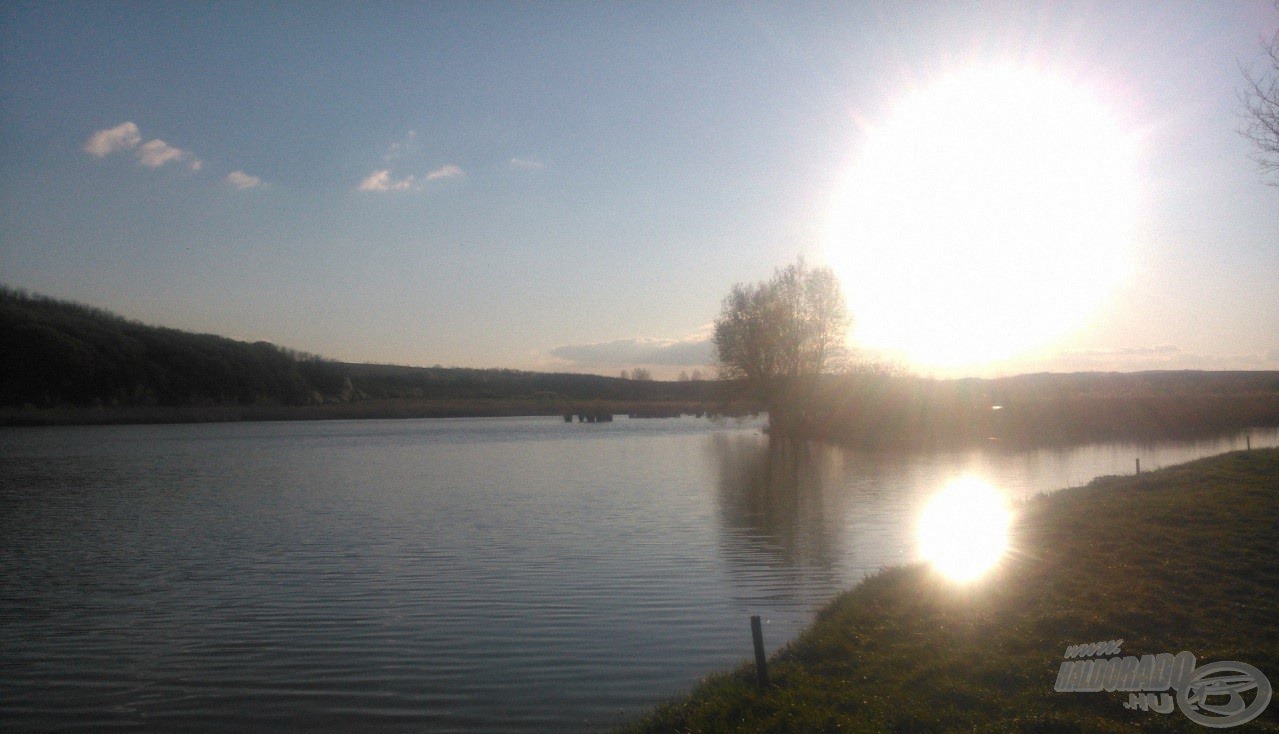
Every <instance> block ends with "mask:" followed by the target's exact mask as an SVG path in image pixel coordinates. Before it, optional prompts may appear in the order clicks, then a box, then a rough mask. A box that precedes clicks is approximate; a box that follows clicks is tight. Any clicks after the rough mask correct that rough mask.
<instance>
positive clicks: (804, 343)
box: [714, 258, 849, 427]
mask: <svg viewBox="0 0 1279 734" xmlns="http://www.w3.org/2000/svg"><path fill="white" fill-rule="evenodd" d="M848 324H849V317H848V310H847V307H846V306H845V304H844V296H843V293H842V292H841V290H840V287H839V280H838V279H837V278H836V277H835V273H834V272H833V271H832V270H831V269H830V268H828V267H820V268H813V269H810V268H809V267H808V266H807V265H806V264H805V263H804V260H803V258H800V259H799V260H798V261H797V262H796V263H794V264H793V265H788V266H787V267H785V268H780V269H778V270H777V271H776V272H775V273H774V274H773V277H772V279H771V280H769V281H768V282H767V283H755V284H744V283H738V284H736V285H734V286H733V289H732V290H731V291H729V294H728V296H727V297H725V299H724V305H723V309H722V311H721V313H720V317H719V318H718V319H716V321H715V337H714V341H715V348H716V351H717V353H718V356H719V372H720V377H722V378H724V379H726V380H737V381H740V382H743V383H745V384H746V385H748V386H750V387H751V388H753V389H754V390H755V391H756V392H757V394H758V395H759V396H760V397H762V398H763V399H764V400H766V401H767V403H768V410H769V415H770V422H771V423H772V424H773V425H774V426H775V427H777V426H780V425H781V424H782V423H787V424H789V423H790V422H791V421H790V420H789V419H790V418H793V417H794V416H795V415H796V413H798V414H799V415H800V416H801V419H802V412H803V407H802V403H803V402H804V399H805V396H806V395H807V393H808V392H809V391H810V390H811V388H812V384H813V379H814V378H815V377H816V376H817V375H819V374H822V373H823V372H827V371H829V370H831V369H835V368H838V366H839V365H840V364H841V362H842V358H843V355H844V336H845V334H846V332H847V331H848ZM797 404H801V405H797ZM783 416H785V418H784V417H783Z"/></svg>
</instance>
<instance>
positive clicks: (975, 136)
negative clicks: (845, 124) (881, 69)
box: [827, 67, 1137, 369]
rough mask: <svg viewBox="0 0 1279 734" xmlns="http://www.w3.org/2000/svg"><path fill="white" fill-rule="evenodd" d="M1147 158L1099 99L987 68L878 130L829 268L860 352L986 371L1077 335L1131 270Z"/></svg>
mask: <svg viewBox="0 0 1279 734" xmlns="http://www.w3.org/2000/svg"><path fill="white" fill-rule="evenodd" d="M1135 151H1136V145H1135V143H1134V137H1133V136H1132V135H1131V134H1129V133H1128V132H1126V131H1125V130H1124V129H1123V128H1122V127H1121V126H1120V125H1119V124H1118V122H1117V121H1116V120H1115V118H1114V117H1113V115H1112V114H1111V113H1110V112H1109V111H1108V110H1107V109H1106V108H1105V107H1104V106H1103V105H1102V104H1101V103H1100V102H1099V101H1098V100H1097V98H1096V97H1095V96H1094V95H1093V94H1091V93H1090V92H1089V90H1088V89H1086V88H1084V87H1082V86H1079V85H1076V84H1073V83H1070V82H1068V81H1065V80H1063V79H1061V78H1058V77H1055V76H1052V75H1049V74H1045V73H1042V72H1039V71H1035V70H1031V69H1023V68H1014V67H978V68H971V69H968V70H965V71H962V72H958V73H955V74H953V75H951V76H949V77H946V78H944V79H941V80H939V81H937V82H935V83H933V84H931V85H929V86H927V87H924V88H922V89H919V90H917V91H915V92H913V93H911V94H909V95H907V96H906V97H905V98H903V99H902V100H901V101H900V103H899V104H898V106H897V107H896V108H895V110H894V111H893V112H892V113H891V115H889V116H888V117H887V119H885V120H884V121H883V122H882V124H880V125H877V126H874V127H873V128H872V129H870V130H869V131H868V134H867V138H866V140H865V144H864V146H863V147H862V148H861V150H860V151H859V156H858V158H857V161H856V164H855V166H854V168H853V170H852V172H851V174H850V176H849V178H848V181H847V184H846V186H845V187H844V189H843V191H842V192H841V194H840V195H839V196H838V197H837V201H836V205H835V207H834V212H833V217H832V223H831V231H830V237H829V241H828V247H827V261H828V262H830V263H831V264H832V265H833V266H834V267H835V269H836V272H837V273H838V274H839V276H840V279H841V281H842V282H843V284H844V288H845V291H846V296H847V299H848V302H849V305H850V306H851V308H852V311H853V314H854V318H855V326H854V336H855V338H856V342H857V343H858V344H859V345H860V346H865V347H871V348H874V349H880V350H888V351H891V352H896V353H899V354H901V355H902V356H904V357H905V358H906V359H907V360H908V361H910V362H912V363H914V364H915V365H916V366H919V367H927V368H938V369H947V368H963V367H971V366H976V365H987V364H991V363H994V362H997V361H999V360H1003V359H1007V358H1010V357H1014V356H1017V355H1021V354H1024V353H1027V352H1029V351H1031V350H1033V349H1035V348H1037V347H1041V346H1044V345H1047V344H1049V343H1051V342H1052V341H1054V340H1056V339H1058V338H1060V337H1061V336H1063V335H1065V334H1066V333H1068V332H1069V331H1071V330H1072V329H1074V328H1077V327H1078V326H1080V325H1081V324H1082V323H1084V322H1085V320H1086V319H1087V318H1088V316H1089V315H1090V314H1091V313H1092V312H1093V311H1094V310H1095V309H1096V308H1097V307H1098V306H1099V305H1100V304H1101V303H1102V302H1103V301H1104V299H1105V298H1107V297H1108V295H1109V294H1110V293H1111V292H1112V290H1113V288H1114V286H1115V285H1116V284H1117V283H1118V282H1119V281H1121V280H1122V279H1123V278H1124V276H1125V274H1126V269H1127V260H1128V249H1129V243H1130V239H1131V236H1132V229H1133V220H1134V214H1135V209H1136V206H1135V204H1136V195H1137V186H1136V176H1135V173H1134V169H1135V158H1136V156H1135Z"/></svg>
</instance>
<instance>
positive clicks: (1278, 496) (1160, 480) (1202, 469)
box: [627, 450, 1279, 732]
mask: <svg viewBox="0 0 1279 734" xmlns="http://www.w3.org/2000/svg"><path fill="white" fill-rule="evenodd" d="M1012 542H1013V546H1014V548H1013V551H1012V552H1011V553H1010V554H1009V556H1008V558H1007V559H1006V560H1005V562H1004V564H1003V565H1002V566H1001V567H1000V568H999V569H997V571H996V572H994V573H993V574H991V575H990V576H989V577H988V578H986V579H984V580H983V581H981V582H979V583H977V584H974V585H970V586H968V587H957V586H955V585H953V584H951V583H949V582H947V581H945V580H944V579H942V578H940V577H938V576H937V575H936V574H935V573H934V572H933V571H931V570H930V569H929V568H927V567H924V566H922V565H915V566H907V567H900V568H894V569H890V570H887V571H884V572H882V573H880V574H878V575H875V576H873V577H871V578H869V579H867V580H866V581H865V582H863V583H861V584H859V585H858V586H857V587H855V588H854V589H852V590H851V591H848V592H846V593H844V594H842V595H841V596H839V597H837V598H836V599H835V600H834V601H832V602H831V603H830V604H829V605H828V606H827V607H826V608H825V609H823V610H822V611H821V612H820V613H819V615H818V618H817V620H816V621H815V622H814V623H813V625H812V626H811V627H809V628H808V630H806V631H805V632H804V633H803V634H802V635H801V636H800V637H799V638H798V639H797V640H796V641H795V642H793V643H792V644H791V645H789V646H787V647H786V648H785V649H783V650H782V651H781V652H780V653H778V654H777V655H776V656H774V657H773V658H772V660H771V661H770V668H769V672H770V676H771V679H772V680H771V683H772V685H771V687H770V688H769V689H767V690H765V691H759V690H757V689H756V686H755V683H754V672H753V671H754V668H753V666H752V665H744V666H743V667H742V668H740V669H738V670H736V671H734V672H731V673H727V674H722V675H717V676H714V677H711V678H708V679H707V680H705V681H703V682H702V683H701V684H700V685H698V686H697V687H696V689H695V690H693V691H692V693H691V694H690V695H688V696H687V697H685V698H683V699H680V700H676V701H673V702H670V703H668V704H665V705H663V706H661V707H659V708H658V709H657V710H656V711H655V712H653V713H652V714H651V715H650V716H649V717H648V718H647V719H645V720H643V721H640V722H637V723H635V724H633V725H632V726H631V727H629V728H628V729H627V731H635V732H721V731H723V732H727V731H732V732H827V731H866V732H882V731H888V732H934V731H938V732H940V731H992V732H995V731H999V732H1003V731H1033V732H1076V731H1079V732H1094V731H1100V732H1112V731H1113V732H1119V731H1132V730H1138V731H1187V732H1190V731H1195V732H1203V731H1207V730H1206V729H1205V728H1204V727H1201V726H1199V725H1198V724H1195V723H1193V722H1191V721H1190V720H1189V719H1187V718H1186V717H1185V716H1184V715H1183V714H1182V713H1181V712H1180V711H1178V710H1175V709H1174V711H1173V712H1172V713H1171V714H1166V715H1165V714H1158V713H1155V712H1142V711H1130V710H1127V709H1125V708H1124V707H1123V703H1124V702H1125V701H1127V698H1128V694H1126V693H1119V692H1115V693H1105V692H1101V693H1057V692H1055V691H1054V690H1053V684H1054V682H1055V680H1056V675H1057V670H1058V667H1059V666H1060V664H1061V662H1062V660H1063V654H1064V651H1065V648H1066V647H1067V646H1068V645H1075V644H1082V643H1090V642H1098V641H1104V640H1111V639H1116V638H1121V639H1123V640H1124V644H1123V653H1122V654H1124V655H1138V656H1140V655H1142V654H1145V653H1152V654H1157V653H1162V652H1169V653H1173V654H1176V653H1177V652H1180V651H1182V650H1189V651H1191V652H1193V653H1194V654H1195V655H1196V656H1197V657H1198V659H1199V664H1200V665H1202V664H1205V663H1208V662H1213V661H1218V660H1236V661H1240V662H1245V663H1249V664H1251V665H1254V666H1256V667H1257V668H1259V669H1260V670H1261V671H1262V672H1263V673H1265V674H1266V675H1267V677H1268V678H1269V679H1270V681H1271V683H1272V684H1279V450H1264V451H1252V452H1235V453H1230V454H1224V455H1222V456H1217V457H1213V458H1209V459H1204V460H1201V461H1196V462H1193V463H1190V464H1185V465H1181V466H1175V467H1171V468H1168V469H1164V470H1161V471H1156V472H1150V473H1146V474H1142V475H1140V476H1130V477H1104V478H1101V479H1098V480H1096V481H1094V482H1092V483H1091V484H1089V485H1088V486H1087V487H1084V488H1079V489H1073V490H1069V491H1065V492H1060V493H1056V494H1052V495H1047V496H1042V497H1037V498H1035V499H1033V500H1031V501H1029V502H1027V503H1025V504H1024V505H1023V506H1022V507H1021V508H1019V512H1018V520H1017V525H1016V529H1015V531H1014V537H1013V540H1012ZM1251 695H1252V694H1248V700H1251ZM1236 730H1237V731H1241V732H1242V731H1270V732H1276V731H1279V701H1272V703H1271V705H1270V707H1269V708H1268V710H1267V711H1266V712H1265V713H1263V714H1262V715H1261V717H1260V718H1258V719H1254V720H1253V721H1252V722H1250V723H1249V724H1246V725H1244V726H1242V727H1239V728H1238V729H1236Z"/></svg>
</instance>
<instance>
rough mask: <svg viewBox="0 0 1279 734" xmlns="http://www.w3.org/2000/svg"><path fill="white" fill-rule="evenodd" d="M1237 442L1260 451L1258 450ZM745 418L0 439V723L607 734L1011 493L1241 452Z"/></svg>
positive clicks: (64, 433) (355, 424)
mask: <svg viewBox="0 0 1279 734" xmlns="http://www.w3.org/2000/svg"><path fill="white" fill-rule="evenodd" d="M1251 441H1252V445H1253V446H1254V447H1260V446H1267V445H1268V446H1273V445H1277V444H1279V431H1275V430H1268V431H1260V430H1254V431H1253V432H1252V433H1251ZM767 442H768V439H767V437H766V436H763V435H761V433H760V430H759V425H758V424H751V423H747V424H732V423H729V424H726V425H715V424H712V423H710V422H708V421H704V420H695V419H692V418H685V419H679V420H625V419H619V420H618V421H616V422H614V423H605V424H595V425H582V424H577V423H573V424H566V423H563V422H562V421H559V420H557V419H547V418H515V419H458V420H424V421H352V422H345V421H333V422H316V423H257V424H220V425H194V426H128V427H88V428H46V429H4V430H0V727H3V728H7V729H10V728H11V729H17V730H30V729H64V730H66V729H70V730H74V729H81V730H99V729H105V728H108V727H111V728H117V729H121V728H122V729H126V730H127V729H149V730H154V731H174V730H183V731H200V730H205V731H253V730H257V731H276V730H281V729H294V730H308V731H352V730H371V729H377V730H386V731H389V730H405V731H463V730H465V731H474V730H483V731H574V730H590V729H601V728H608V727H610V726H612V725H614V724H617V723H619V722H620V721H623V720H626V718H628V717H632V716H635V715H637V714H638V713H640V712H642V711H644V710H646V709H647V708H648V707H649V706H651V705H653V704H654V703H656V702H658V701H660V700H662V699H663V698H666V697H669V696H672V695H675V694H678V693H680V692H682V691H685V690H687V689H688V688H689V686H691V685H692V684H693V683H694V682H695V681H696V680H697V679H698V678H700V677H702V676H704V675H706V674H708V673H710V672H713V671H717V670H721V669H724V668H727V667H730V666H733V665H736V664H738V663H740V662H742V661H744V660H745V659H746V658H748V657H749V656H750V644H751V643H750V631H749V630H750V628H749V624H748V618H749V615H751V614H759V615H762V616H763V618H764V620H765V627H764V634H765V638H766V640H767V643H768V645H769V647H770V648H776V647H779V646H780V645H782V644H784V643H785V642H787V641H788V640H790V639H791V638H793V637H794V635H795V634H796V633H797V632H798V631H799V630H800V629H801V628H802V627H803V626H804V625H806V624H807V623H808V622H809V621H811V618H812V614H813V612H814V610H815V609H816V608H817V607H818V606H820V605H821V604H822V603H823V602H824V601H825V600H827V599H829V598H830V597H831V596H832V595H833V594H835V593H836V592H838V591H839V590H841V589H843V588H846V587H848V586H849V585H851V584H853V583H854V582H856V581H857V580H858V579H860V578H862V577H863V576H864V575H865V574H867V573H868V572H871V571H874V570H875V569H878V568H881V567H883V566H885V565H891V564H897V563H903V562H908V561H913V560H915V558H916V553H917V551H916V544H915V539H914V537H913V529H914V525H915V519H916V516H917V514H918V512H919V509H920V508H921V507H922V506H923V504H924V503H925V501H926V500H927V499H928V497H929V496H930V495H931V494H932V493H933V492H935V491H936V490H937V489H938V488H939V487H940V486H942V485H943V484H944V483H945V482H946V481H947V480H949V479H953V478H956V477H959V476H964V475H975V476H979V477H981V478H982V479H984V480H985V481H987V482H989V483H990V484H992V485H993V486H995V487H997V488H998V489H999V490H1000V491H1002V492H1004V493H1006V494H1007V495H1008V496H1009V497H1010V498H1013V499H1017V498H1021V497H1025V496H1027V495H1031V494H1034V493H1038V492H1045V491H1051V490H1055V489H1059V488H1062V487H1068V486H1077V485H1080V484H1083V483H1086V482H1087V481H1088V480H1089V479H1091V478H1092V477H1095V476H1098V475H1102V474H1119V473H1131V472H1132V471H1133V468H1134V459H1135V458H1137V457H1140V458H1141V460H1142V467H1143V469H1145V468H1151V469H1153V468H1156V467H1159V466H1163V465H1169V464H1173V463H1179V462H1182V461H1185V460H1188V459H1192V458H1195V457H1199V456H1204V455H1209V454H1214V453H1219V452H1222V451H1227V450H1230V449H1234V448H1243V444H1244V437H1243V435H1242V434H1240V435H1237V436H1231V437H1227V438H1222V439H1216V440H1205V441H1194V442H1177V443H1160V444H1155V445H1132V444H1104V445H1093V446H1086V447H1080V448H1072V449H1043V450H1033V451H999V450H994V449H988V450H983V451H976V450H974V451H963V452H952V453H927V454H882V453H881V454H867V453H859V452H854V451H846V450H841V449H837V448H833V447H828V446H810V447H808V448H806V449H802V450H788V451H771V452H770V451H769V450H768V443H767Z"/></svg>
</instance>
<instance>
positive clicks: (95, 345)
mask: <svg viewBox="0 0 1279 734" xmlns="http://www.w3.org/2000/svg"><path fill="white" fill-rule="evenodd" d="M0 344H3V345H4V346H3V349H2V350H0V404H3V405H11V406H12V405H26V404H29V405H34V406H37V407H53V406H61V405H213V404H253V403H276V404H284V405H298V404H304V403H308V402H317V401H322V400H323V399H324V398H325V397H329V398H333V397H337V396H339V395H341V393H342V392H343V389H344V387H347V385H346V376H345V375H344V374H343V372H342V370H341V368H340V367H339V366H338V365H335V364H333V363H331V362H326V361H324V360H322V359H320V358H318V357H315V356H312V355H307V354H302V353H299V352H294V351H291V350H287V349H282V348H280V347H277V346H275V345H274V344H269V343H267V342H257V343H254V344H250V343H247V342H240V341H235V340H234V339H228V338H226V337H221V336H214V335H212V334H192V333H190V332H185V331H179V330H177V329H166V328H161V327H155V326H147V325H145V324H141V323H138V322H135V321H129V320H127V319H124V318H121V317H119V316H117V315H115V314H112V313H109V312H107V311H103V310H100V309H96V308H91V307H89V306H83V305H80V304H76V303H68V302H65V301H58V300H54V299H51V298H45V297H43V296H37V295H29V294H26V293H23V292H21V291H16V290H12V289H8V288H5V289H0Z"/></svg>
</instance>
